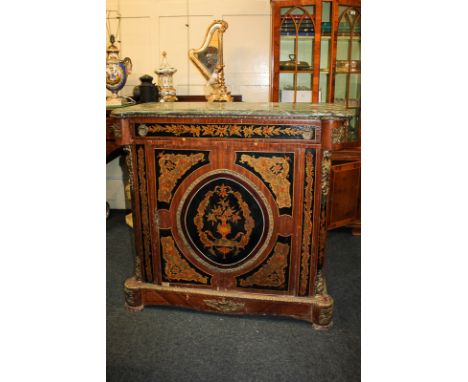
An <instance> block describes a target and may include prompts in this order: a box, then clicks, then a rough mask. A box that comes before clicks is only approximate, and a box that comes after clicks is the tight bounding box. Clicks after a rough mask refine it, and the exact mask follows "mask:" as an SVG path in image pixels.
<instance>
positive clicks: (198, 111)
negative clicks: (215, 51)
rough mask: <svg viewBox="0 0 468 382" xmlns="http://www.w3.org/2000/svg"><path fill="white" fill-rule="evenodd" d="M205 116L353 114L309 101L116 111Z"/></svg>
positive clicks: (152, 105) (153, 105)
mask: <svg viewBox="0 0 468 382" xmlns="http://www.w3.org/2000/svg"><path fill="white" fill-rule="evenodd" d="M176 115H177V116H182V115H186V116H203V117H214V116H218V117H220V116H222V117H246V116H265V117H293V118H330V117H331V118H333V117H338V118H339V117H351V116H353V115H354V111H353V110H352V109H346V108H345V107H344V106H342V105H337V104H309V103H292V102H291V103H289V102H281V103H279V102H213V103H211V102H149V103H144V104H138V105H133V106H128V107H123V108H118V109H115V110H113V111H112V116H113V117H116V118H129V117H153V116H155V117H157V116H166V117H170V116H176Z"/></svg>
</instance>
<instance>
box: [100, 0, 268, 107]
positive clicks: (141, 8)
mask: <svg viewBox="0 0 468 382" xmlns="http://www.w3.org/2000/svg"><path fill="white" fill-rule="evenodd" d="M106 6H107V9H108V10H118V11H119V12H120V14H121V16H122V19H121V25H120V30H121V34H120V37H121V41H122V43H121V52H120V54H121V56H122V57H126V56H128V57H130V58H131V59H132V62H133V72H132V74H131V75H130V76H129V78H128V80H127V85H126V86H125V88H124V89H123V90H122V94H123V95H130V96H131V94H132V92H133V88H134V87H135V86H136V85H138V84H139V83H140V81H139V78H140V77H141V76H142V75H143V74H149V75H151V76H153V77H154V79H155V81H156V79H157V75H156V74H155V73H154V70H155V69H156V68H158V67H159V66H160V64H161V58H162V56H161V53H162V52H163V51H166V52H167V58H168V62H169V64H170V65H172V66H174V67H175V68H177V72H176V73H175V74H174V84H175V87H176V90H177V93H178V94H204V93H203V87H204V85H205V80H204V78H203V77H202V75H201V74H200V73H199V71H198V70H197V69H196V67H195V65H193V64H192V62H191V61H190V60H189V58H188V51H189V49H192V48H195V49H198V48H200V46H201V44H202V42H203V39H204V37H205V34H206V30H207V28H208V26H209V25H210V23H211V22H212V21H213V20H215V19H223V20H225V21H227V23H228V24H229V27H228V29H227V31H226V32H225V34H224V63H225V65H226V67H225V76H226V84H227V86H228V89H229V90H230V91H231V93H232V94H241V95H242V97H243V100H244V101H246V102H256V101H260V102H261V101H268V92H269V73H270V71H269V61H270V2H269V0H107V4H106ZM111 22H112V23H113V24H111V26H113V27H114V28H113V30H115V29H116V22H115V21H111ZM107 41H108V36H107Z"/></svg>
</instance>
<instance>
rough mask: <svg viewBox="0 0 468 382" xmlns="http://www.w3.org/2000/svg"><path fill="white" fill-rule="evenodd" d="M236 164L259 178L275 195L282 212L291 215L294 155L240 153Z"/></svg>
mask: <svg viewBox="0 0 468 382" xmlns="http://www.w3.org/2000/svg"><path fill="white" fill-rule="evenodd" d="M236 163H237V164H239V165H241V166H242V167H244V168H247V169H248V170H249V171H252V172H253V173H255V174H256V175H257V176H259V177H260V178H261V179H262V180H263V181H264V183H265V185H266V186H267V187H268V188H269V189H270V191H271V192H272V193H273V195H274V197H275V199H276V203H277V204H278V208H279V209H280V210H283V211H281V212H285V213H289V214H291V205H292V204H291V198H292V195H291V194H292V187H291V177H292V174H293V169H292V167H293V165H294V154H290V153H278V154H274V155H272V154H259V153H249V154H243V153H238V154H237V159H236Z"/></svg>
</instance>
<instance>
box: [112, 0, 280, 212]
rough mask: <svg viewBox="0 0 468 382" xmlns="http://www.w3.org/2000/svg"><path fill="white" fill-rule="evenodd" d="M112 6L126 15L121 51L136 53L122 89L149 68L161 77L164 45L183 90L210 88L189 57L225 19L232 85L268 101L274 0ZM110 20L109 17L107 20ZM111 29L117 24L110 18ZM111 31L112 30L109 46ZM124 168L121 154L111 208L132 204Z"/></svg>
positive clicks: (249, 98)
mask: <svg viewBox="0 0 468 382" xmlns="http://www.w3.org/2000/svg"><path fill="white" fill-rule="evenodd" d="M106 9H107V10H117V11H119V12H120V14H121V17H122V18H121V21H120V40H121V44H120V55H121V57H122V58H123V57H130V58H131V60H132V63H133V71H132V74H130V76H129V77H128V80H127V84H126V86H125V87H124V89H123V90H122V91H121V94H122V95H125V96H131V95H132V94H133V88H134V87H135V86H136V85H138V84H139V83H140V80H139V78H140V77H141V76H142V75H143V74H149V75H151V76H152V77H153V78H154V81H155V82H156V81H157V75H156V74H155V73H154V70H155V69H157V68H159V66H160V65H161V59H162V55H161V53H162V52H163V51H166V52H167V59H168V62H169V64H170V65H171V66H174V67H175V68H177V72H176V73H175V74H174V85H175V88H176V92H177V94H183V95H199V94H204V86H205V79H204V78H203V76H202V75H201V74H200V72H199V71H198V70H197V68H196V67H195V65H194V64H193V63H192V62H191V61H190V60H189V58H188V51H189V50H190V49H198V48H200V47H201V45H202V42H203V40H204V38H205V34H206V30H207V29H208V26H209V25H210V24H211V22H212V21H213V20H216V19H223V20H225V21H226V22H227V23H228V25H229V27H228V29H227V30H226V32H225V33H224V36H223V39H224V64H225V65H226V66H225V78H226V85H227V87H228V90H229V91H230V92H231V94H241V95H242V98H243V100H244V101H245V102H267V101H268V95H269V83H270V82H269V81H270V74H269V73H270V69H269V63H270V14H271V12H270V1H269V0H107V2H106ZM103 22H104V20H103ZM110 27H111V32H112V33H115V32H116V30H117V22H116V20H110ZM108 44H109V36H106V47H107V45H108ZM123 189H124V186H123V172H122V166H121V162H120V161H119V159H118V158H117V159H115V160H114V161H112V162H110V163H109V164H108V165H107V201H108V202H109V204H110V206H111V208H116V209H124V208H126V203H125V197H124V192H123Z"/></svg>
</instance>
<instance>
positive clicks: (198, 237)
mask: <svg viewBox="0 0 468 382" xmlns="http://www.w3.org/2000/svg"><path fill="white" fill-rule="evenodd" d="M182 216H183V221H184V224H183V233H184V236H185V237H186V238H187V239H188V241H189V245H190V246H191V247H192V248H193V249H194V250H195V252H196V253H197V256H201V257H202V258H205V259H207V260H209V261H210V262H211V263H214V264H216V265H217V266H221V267H223V266H226V267H229V266H234V265H237V264H239V263H240V262H242V261H243V260H245V259H246V258H248V257H249V255H250V254H252V253H253V252H254V251H255V249H257V248H258V247H259V246H260V245H261V243H262V240H263V239H264V238H263V237H264V233H265V230H266V229H267V226H266V224H265V217H264V213H263V210H262V207H261V206H260V204H259V201H258V199H256V196H254V194H253V193H252V192H251V191H249V190H248V189H247V188H245V186H244V185H243V184H241V183H238V182H237V181H235V180H233V179H230V178H228V177H226V178H224V177H219V178H218V177H216V178H213V179H210V180H208V181H207V182H206V183H204V184H203V185H202V186H200V187H196V188H195V189H194V190H193V193H192V194H191V196H190V198H189V200H188V202H187V203H186V204H185V206H184V210H183V212H182Z"/></svg>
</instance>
